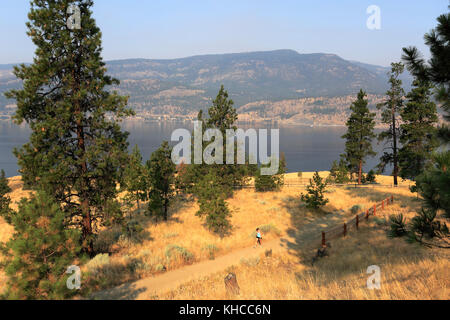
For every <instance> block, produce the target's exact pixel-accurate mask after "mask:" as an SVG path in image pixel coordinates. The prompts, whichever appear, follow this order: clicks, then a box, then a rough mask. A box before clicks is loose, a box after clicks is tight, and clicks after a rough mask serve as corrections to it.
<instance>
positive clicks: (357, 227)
mask: <svg viewBox="0 0 450 320" xmlns="http://www.w3.org/2000/svg"><path fill="white" fill-rule="evenodd" d="M358 229H359V215H356V230H358Z"/></svg>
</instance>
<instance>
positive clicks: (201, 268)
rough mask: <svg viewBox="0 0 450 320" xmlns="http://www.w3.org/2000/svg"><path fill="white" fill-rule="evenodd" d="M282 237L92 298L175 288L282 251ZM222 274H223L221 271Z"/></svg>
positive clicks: (140, 296) (128, 297)
mask: <svg viewBox="0 0 450 320" xmlns="http://www.w3.org/2000/svg"><path fill="white" fill-rule="evenodd" d="M285 242H286V239H283V238H278V239H275V240H270V241H267V242H265V243H263V246H262V247H257V248H253V247H249V248H244V249H240V250H236V251H233V252H231V253H229V254H226V255H224V256H220V257H217V258H216V259H214V260H207V261H202V262H199V263H196V264H193V265H189V266H185V267H182V268H180V269H176V270H173V271H168V272H167V273H164V274H161V275H158V276H155V277H151V278H145V279H141V280H138V281H136V282H132V283H127V284H123V285H121V286H119V287H116V288H113V289H110V290H105V291H102V292H98V293H96V294H95V295H94V297H93V298H94V299H101V300H122V299H125V300H133V299H135V300H144V299H148V298H150V297H152V296H155V295H157V294H160V293H163V292H166V291H170V290H173V289H176V288H177V287H178V286H179V285H181V284H183V283H185V282H187V281H190V280H194V279H199V278H202V277H205V276H207V275H210V274H212V273H215V272H219V271H222V270H225V269H226V268H227V267H230V266H232V265H236V264H238V263H239V262H240V260H241V259H242V258H246V259H248V258H249V257H257V256H259V255H260V254H262V253H264V252H265V250H270V249H272V250H273V252H276V251H279V250H285V247H286V245H285ZM224 276H225V274H224Z"/></svg>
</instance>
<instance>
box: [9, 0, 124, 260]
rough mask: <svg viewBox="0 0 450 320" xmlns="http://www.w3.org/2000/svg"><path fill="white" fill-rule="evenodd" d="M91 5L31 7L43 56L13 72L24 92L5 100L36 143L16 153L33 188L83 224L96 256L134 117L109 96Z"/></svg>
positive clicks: (64, 0)
mask: <svg viewBox="0 0 450 320" xmlns="http://www.w3.org/2000/svg"><path fill="white" fill-rule="evenodd" d="M71 5H78V7H79V9H80V13H81V15H80V17H81V21H80V22H81V28H80V29H77V28H69V27H68V24H67V20H68V19H69V16H70V15H69V14H68V13H67V12H68V8H69V6H71ZM92 6H93V1H92V0H78V1H74V0H60V1H53V0H52V1H50V0H33V1H31V11H30V13H29V15H28V16H29V19H30V22H28V23H27V27H28V35H29V36H30V37H31V39H32V41H33V43H34V44H35V45H36V47H37V49H36V52H35V58H34V62H33V64H31V65H28V66H27V65H24V64H22V65H21V66H19V67H15V68H14V74H15V75H16V77H17V78H19V79H20V80H23V88H22V89H20V90H12V91H10V92H8V93H7V94H6V95H7V97H8V98H14V99H15V100H16V101H17V112H16V114H15V120H16V121H17V122H18V123H22V122H23V121H25V122H27V123H28V124H29V126H30V128H31V130H32V133H31V137H30V141H29V142H28V143H27V144H25V145H24V146H23V147H22V148H21V149H20V150H15V155H16V156H17V158H18V163H19V165H20V167H21V170H20V172H21V173H22V179H23V180H24V182H25V183H26V184H27V185H31V186H34V188H36V189H38V188H39V189H43V190H45V191H46V193H47V194H49V195H51V196H53V197H54V198H55V200H56V201H57V202H58V203H59V204H60V205H61V208H63V209H64V211H65V213H66V218H67V221H68V222H69V221H70V222H73V221H79V228H80V229H81V230H82V242H83V248H84V250H85V251H87V252H89V253H90V254H92V253H93V247H92V243H93V238H94V231H95V230H94V226H93V223H92V222H93V221H94V220H95V221H97V225H101V224H102V221H103V220H104V215H103V212H102V208H103V207H104V206H105V203H106V202H107V201H108V200H109V199H113V198H115V197H116V194H117V190H116V186H117V183H118V182H119V181H118V180H119V177H120V172H119V171H120V169H121V168H122V167H123V165H124V164H125V163H126V160H127V146H128V143H127V136H128V134H127V133H124V132H122V131H121V128H120V126H119V124H118V122H117V121H119V120H120V119H121V118H123V117H125V116H128V115H131V114H132V111H131V110H129V109H128V108H126V104H127V98H126V97H122V96H119V95H118V94H117V93H116V92H111V91H110V90H108V89H107V87H108V86H110V85H118V84H119V81H118V80H116V79H113V78H111V77H109V76H107V75H106V68H105V63H104V62H103V60H102V58H101V51H102V47H101V33H100V30H99V28H98V27H97V26H96V23H95V20H94V19H93V18H92V12H91V10H90V9H91V7H92Z"/></svg>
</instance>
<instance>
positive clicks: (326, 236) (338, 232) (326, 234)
mask: <svg viewBox="0 0 450 320" xmlns="http://www.w3.org/2000/svg"><path fill="white" fill-rule="evenodd" d="M393 202H394V196H390V197H389V198H387V199H384V200H383V201H381V202H379V203H377V204H375V205H373V207H371V208H369V209H367V210H365V211H364V212H361V213H359V214H357V215H356V216H355V217H354V218H353V219H351V220H349V221H346V222H344V224H343V225H339V226H336V227H333V228H331V229H328V230H325V231H322V246H323V247H325V246H326V243H327V241H329V240H332V239H336V238H339V237H342V236H343V237H345V236H346V235H347V233H348V232H349V231H351V230H358V228H359V224H360V223H361V222H363V221H365V220H366V221H367V220H369V217H370V216H376V215H377V213H378V212H380V211H382V210H384V209H385V208H386V207H387V206H388V205H390V204H392V203H393Z"/></svg>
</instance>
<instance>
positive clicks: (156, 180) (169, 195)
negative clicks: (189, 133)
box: [147, 141, 176, 221]
mask: <svg viewBox="0 0 450 320" xmlns="http://www.w3.org/2000/svg"><path fill="white" fill-rule="evenodd" d="M171 153H172V149H171V148H170V147H169V143H168V142H167V141H164V142H163V143H162V144H161V147H159V149H158V150H156V151H155V152H153V153H152V155H151V157H150V160H149V161H147V168H148V174H149V181H150V193H149V204H148V212H149V213H150V214H151V215H153V216H156V217H162V218H163V219H164V220H165V221H167V219H168V210H169V205H170V201H171V200H172V199H173V197H174V193H175V188H174V187H175V171H176V167H175V164H174V163H173V162H172V158H171Z"/></svg>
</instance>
